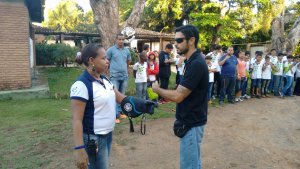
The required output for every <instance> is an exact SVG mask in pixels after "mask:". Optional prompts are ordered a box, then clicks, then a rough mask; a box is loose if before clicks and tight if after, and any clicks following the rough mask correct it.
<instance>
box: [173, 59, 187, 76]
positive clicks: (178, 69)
mask: <svg viewBox="0 0 300 169" xmlns="http://www.w3.org/2000/svg"><path fill="white" fill-rule="evenodd" d="M179 59H180V58H175V64H176V65H178V63H179ZM184 66H185V63H184V61H183V62H182V63H181V66H177V71H178V72H179V75H183V70H184Z"/></svg>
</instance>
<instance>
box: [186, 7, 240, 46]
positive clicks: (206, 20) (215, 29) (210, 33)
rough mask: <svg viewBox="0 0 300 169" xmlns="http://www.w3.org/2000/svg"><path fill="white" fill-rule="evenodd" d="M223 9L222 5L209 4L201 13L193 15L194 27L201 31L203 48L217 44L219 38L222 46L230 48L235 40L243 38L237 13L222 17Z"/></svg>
mask: <svg viewBox="0 0 300 169" xmlns="http://www.w3.org/2000/svg"><path fill="white" fill-rule="evenodd" d="M221 9H222V6H221V4H220V3H207V4H204V5H203V7H202V9H201V10H200V12H192V13H191V15H190V16H191V20H192V23H193V25H195V26H197V27H198V28H199V30H200V44H201V45H200V47H201V48H202V47H208V46H209V45H210V44H214V43H216V39H217V38H220V43H219V44H220V45H225V46H229V45H231V43H232V40H233V39H234V38H237V37H242V31H241V30H242V28H241V24H240V22H239V21H238V20H237V19H238V17H237V13H236V12H229V13H227V14H226V15H225V16H221Z"/></svg>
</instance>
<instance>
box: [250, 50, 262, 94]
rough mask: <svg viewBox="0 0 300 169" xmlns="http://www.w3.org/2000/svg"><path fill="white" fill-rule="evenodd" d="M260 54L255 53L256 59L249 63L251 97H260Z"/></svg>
mask: <svg viewBox="0 0 300 169" xmlns="http://www.w3.org/2000/svg"><path fill="white" fill-rule="evenodd" d="M262 67H263V63H262V55H261V54H260V53H259V54H257V55H256V61H255V62H254V63H253V64H251V65H250V69H252V73H251V97H256V98H258V99H260V97H261V95H260V87H261V74H262Z"/></svg>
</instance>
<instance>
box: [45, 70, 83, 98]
mask: <svg viewBox="0 0 300 169" xmlns="http://www.w3.org/2000/svg"><path fill="white" fill-rule="evenodd" d="M44 71H45V72H46V74H47V76H48V83H49V88H50V95H51V97H52V98H55V97H58V98H68V96H69V93H70V88H71V85H72V84H73V83H74V82H75V80H76V79H77V78H78V76H79V75H80V74H81V73H82V72H83V69H82V68H80V67H72V68H59V67H55V68H46V69H44ZM57 95H59V96H57Z"/></svg>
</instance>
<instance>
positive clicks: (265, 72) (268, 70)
mask: <svg viewBox="0 0 300 169" xmlns="http://www.w3.org/2000/svg"><path fill="white" fill-rule="evenodd" d="M271 77H272V66H271V65H268V66H266V69H265V70H263V71H262V74H261V78H262V79H269V80H270V79H271Z"/></svg>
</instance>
